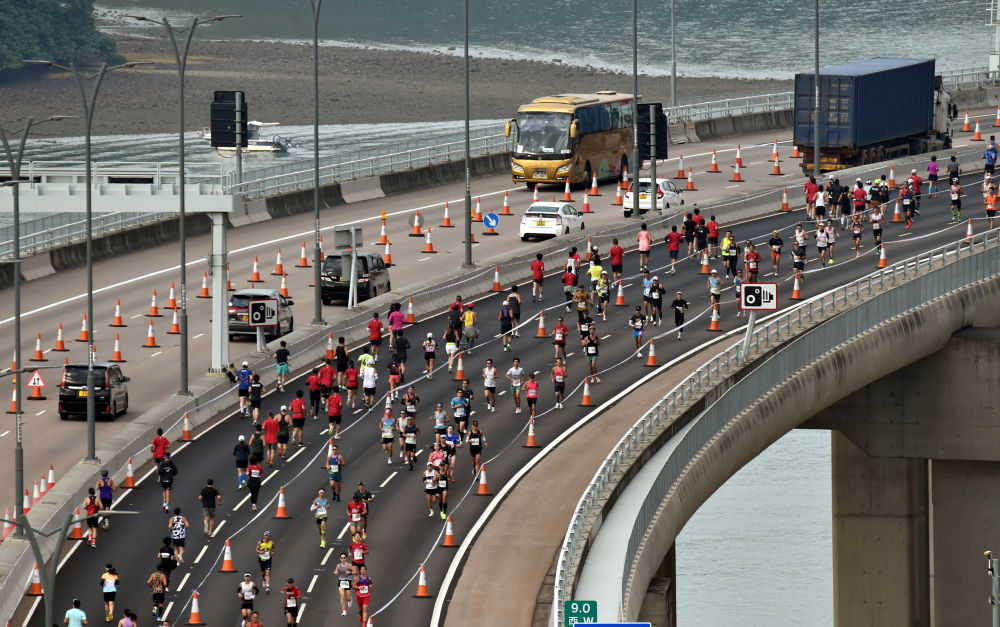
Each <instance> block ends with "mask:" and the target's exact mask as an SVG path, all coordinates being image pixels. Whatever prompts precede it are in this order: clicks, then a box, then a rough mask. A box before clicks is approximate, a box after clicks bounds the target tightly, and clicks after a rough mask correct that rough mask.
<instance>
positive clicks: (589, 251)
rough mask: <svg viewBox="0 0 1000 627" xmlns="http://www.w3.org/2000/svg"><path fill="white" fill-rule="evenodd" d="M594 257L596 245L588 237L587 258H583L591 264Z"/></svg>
mask: <svg viewBox="0 0 1000 627" xmlns="http://www.w3.org/2000/svg"><path fill="white" fill-rule="evenodd" d="M593 256H594V243H593V241H592V240H591V238H590V236H589V235H588V236H587V256H586V257H584V258H583V260H584V261H586V262H587V263H590V258H591V257H593Z"/></svg>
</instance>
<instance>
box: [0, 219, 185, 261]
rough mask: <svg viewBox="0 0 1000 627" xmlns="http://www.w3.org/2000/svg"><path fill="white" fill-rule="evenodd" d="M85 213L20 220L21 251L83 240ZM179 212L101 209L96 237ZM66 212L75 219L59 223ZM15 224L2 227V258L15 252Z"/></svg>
mask: <svg viewBox="0 0 1000 627" xmlns="http://www.w3.org/2000/svg"><path fill="white" fill-rule="evenodd" d="M83 215H84V214H78V213H72V214H65V213H56V214H52V215H47V216H45V217H43V218H38V219H37V220H32V221H30V222H26V223H22V224H21V234H20V237H21V254H22V255H24V256H28V255H33V254H36V253H38V252H41V251H43V250H47V249H49V248H53V247H55V246H64V245H66V244H74V243H76V242H82V241H84V240H85V239H86V237H87V221H86V220H85V219H83ZM177 215H178V214H177V213H132V212H119V213H98V214H94V216H93V220H92V222H93V228H92V234H93V237H95V238H96V237H100V236H102V235H105V234H107V233H114V232H117V231H121V230H123V229H131V228H135V227H137V226H143V225H145V224H153V223H155V222H162V221H164V220H169V219H170V218H175V217H177ZM64 216H72V217H73V218H74V219H73V221H72V222H67V223H62V224H60V223H59V219H60V218H62V217H64ZM11 231H13V227H10V226H8V227H4V228H3V229H0V237H2V238H5V239H2V240H0V259H6V258H9V257H13V256H14V240H13V239H12V237H13V235H12V234H11Z"/></svg>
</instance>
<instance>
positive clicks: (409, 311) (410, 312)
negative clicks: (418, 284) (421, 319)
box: [403, 296, 417, 324]
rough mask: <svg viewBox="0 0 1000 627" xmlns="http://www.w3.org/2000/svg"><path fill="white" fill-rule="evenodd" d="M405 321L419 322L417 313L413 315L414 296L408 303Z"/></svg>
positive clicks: (409, 322)
mask: <svg viewBox="0 0 1000 627" xmlns="http://www.w3.org/2000/svg"><path fill="white" fill-rule="evenodd" d="M403 322H405V323H406V324H416V323H417V317H416V316H415V315H413V297H412V296H411V297H410V301H409V302H408V303H407V305H406V320H404V321H403Z"/></svg>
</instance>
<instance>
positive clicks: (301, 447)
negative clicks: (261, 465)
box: [285, 446, 306, 462]
mask: <svg viewBox="0 0 1000 627" xmlns="http://www.w3.org/2000/svg"><path fill="white" fill-rule="evenodd" d="M305 450H306V447H304V446H300V447H299V450H297V451H295V452H294V453H292V456H291V457H289V458H288V459H286V460H285V461H286V462H290V461H292V460H293V459H295V458H296V457H298V456H299V454H300V453H302V452H304V451H305Z"/></svg>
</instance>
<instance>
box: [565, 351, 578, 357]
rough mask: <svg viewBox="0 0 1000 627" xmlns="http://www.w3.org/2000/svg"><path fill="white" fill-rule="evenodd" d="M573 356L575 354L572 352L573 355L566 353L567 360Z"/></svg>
mask: <svg viewBox="0 0 1000 627" xmlns="http://www.w3.org/2000/svg"><path fill="white" fill-rule="evenodd" d="M573 355H576V353H575V352H573V353H566V358H567V359H569V358H570V357H572V356H573Z"/></svg>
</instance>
